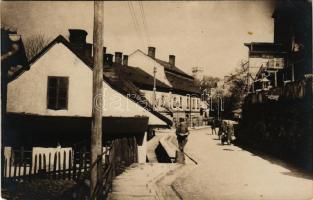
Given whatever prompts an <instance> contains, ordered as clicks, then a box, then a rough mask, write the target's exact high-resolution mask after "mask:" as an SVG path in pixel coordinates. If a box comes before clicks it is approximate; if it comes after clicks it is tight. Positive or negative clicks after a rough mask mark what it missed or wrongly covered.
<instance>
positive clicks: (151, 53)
mask: <svg viewBox="0 0 313 200" xmlns="http://www.w3.org/2000/svg"><path fill="white" fill-rule="evenodd" d="M148 56H150V57H151V58H155V47H148Z"/></svg>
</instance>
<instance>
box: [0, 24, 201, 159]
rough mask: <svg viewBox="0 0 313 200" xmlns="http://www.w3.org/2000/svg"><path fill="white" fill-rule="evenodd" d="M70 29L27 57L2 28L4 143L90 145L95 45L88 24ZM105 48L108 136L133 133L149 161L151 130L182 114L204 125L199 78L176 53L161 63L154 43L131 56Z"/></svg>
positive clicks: (106, 138) (18, 39)
mask: <svg viewBox="0 0 313 200" xmlns="http://www.w3.org/2000/svg"><path fill="white" fill-rule="evenodd" d="M69 33H70V34H69V40H68V39H66V38H65V37H63V36H62V35H59V36H58V37H56V38H55V39H54V40H53V41H52V42H50V43H49V44H48V45H47V46H46V47H45V48H43V49H42V50H41V51H40V52H39V53H38V54H37V55H36V56H34V57H33V58H32V59H31V60H30V61H29V62H27V60H26V56H21V55H25V51H19V52H18V53H14V54H13V53H10V52H11V51H12V50H14V46H18V47H22V44H23V43H22V39H21V37H20V36H18V35H17V33H16V32H12V31H9V30H5V29H2V38H1V40H2V41H4V43H5V44H7V45H6V48H5V49H2V54H1V61H2V65H3V66H6V67H5V68H3V69H4V73H2V75H3V74H4V75H3V77H5V78H3V77H2V80H3V84H2V85H3V90H2V91H3V93H5V95H2V102H5V105H4V106H3V107H2V108H3V109H2V111H3V113H2V114H3V115H2V116H3V119H4V120H3V125H2V130H3V131H2V133H3V138H4V139H3V144H2V145H6V146H28V147H32V146H51V145H52V146H53V145H56V144H58V143H60V144H61V145H62V146H71V145H73V144H74V143H80V142H82V141H86V143H87V144H89V142H88V141H89V139H90V127H91V111H92V104H95V105H96V106H97V102H98V101H97V99H92V69H93V56H92V44H90V43H87V42H86V36H87V34H88V33H87V32H86V31H85V30H80V29H70V30H69ZM2 46H3V45H2ZM103 49H104V55H103V58H104V59H103V60H104V63H103V79H104V81H103V102H104V103H103V108H102V109H103V134H104V142H107V141H109V140H110V139H112V138H116V137H128V136H136V138H137V143H138V144H139V146H140V148H138V150H139V151H141V152H140V153H139V154H140V155H141V156H140V158H139V161H140V162H144V161H145V160H146V158H145V151H146V141H147V135H149V133H151V132H152V131H153V129H154V128H159V127H167V128H169V127H171V126H173V125H175V122H176V121H177V120H178V118H181V117H182V118H186V119H188V120H189V124H193V125H201V124H202V121H203V116H202V115H203V113H201V114H202V115H201V114H200V110H203V109H205V106H206V104H205V102H203V101H201V93H200V91H199V89H198V88H197V87H196V86H195V85H194V78H193V77H192V76H190V75H188V74H187V73H185V72H184V71H182V70H181V69H179V68H178V67H177V66H176V65H175V56H174V55H170V56H169V61H163V60H160V59H157V58H156V56H155V55H156V49H155V48H154V47H149V48H148V53H147V54H146V53H144V52H143V51H141V50H136V51H135V52H134V53H132V54H130V55H129V56H128V55H124V56H123V54H122V52H115V53H114V55H113V54H110V53H108V52H107V50H106V48H105V47H103ZM6 54H8V57H5V55H6ZM9 60H13V61H14V62H13V63H12V62H8V61H9ZM17 61H20V63H16V62H17Z"/></svg>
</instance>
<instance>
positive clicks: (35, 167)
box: [33, 155, 37, 175]
mask: <svg viewBox="0 0 313 200" xmlns="http://www.w3.org/2000/svg"><path fill="white" fill-rule="evenodd" d="M34 165H35V166H34V173H33V174H34V175H35V174H37V155H35V163H34Z"/></svg>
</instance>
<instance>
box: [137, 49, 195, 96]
mask: <svg viewBox="0 0 313 200" xmlns="http://www.w3.org/2000/svg"><path fill="white" fill-rule="evenodd" d="M137 51H139V52H140V53H142V54H144V55H145V56H147V57H149V58H151V59H153V60H155V61H156V62H157V63H158V64H160V65H162V66H163V67H164V69H165V70H164V71H165V76H166V78H167V79H168V81H169V82H170V83H171V85H172V86H173V87H172V88H171V91H173V92H176V93H181V94H188V93H193V94H194V93H196V94H200V93H201V92H200V89H199V88H198V87H197V86H196V85H195V84H194V78H193V77H192V76H190V75H188V74H187V73H185V72H184V71H182V70H180V69H179V68H178V67H176V66H172V65H171V64H170V63H169V62H166V61H163V60H160V59H158V58H152V57H150V56H148V55H147V54H146V53H144V52H143V51H141V50H140V49H138V50H137ZM138 69H139V68H138ZM157 81H158V80H157ZM158 82H160V81H158ZM158 82H157V90H158V88H160V86H161V89H163V88H162V84H163V83H161V82H160V83H159V84H158ZM163 85H165V84H163ZM167 87H168V86H167Z"/></svg>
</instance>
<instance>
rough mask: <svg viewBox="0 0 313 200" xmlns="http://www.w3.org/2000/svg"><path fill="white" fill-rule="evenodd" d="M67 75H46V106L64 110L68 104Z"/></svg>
mask: <svg viewBox="0 0 313 200" xmlns="http://www.w3.org/2000/svg"><path fill="white" fill-rule="evenodd" d="M68 79H69V78H68V77H57V76H49V77H48V89H47V108H48V109H51V110H66V109H67V105H68V82H69V81H68Z"/></svg>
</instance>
